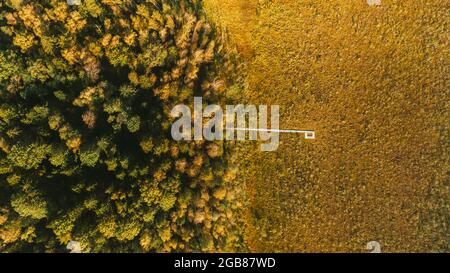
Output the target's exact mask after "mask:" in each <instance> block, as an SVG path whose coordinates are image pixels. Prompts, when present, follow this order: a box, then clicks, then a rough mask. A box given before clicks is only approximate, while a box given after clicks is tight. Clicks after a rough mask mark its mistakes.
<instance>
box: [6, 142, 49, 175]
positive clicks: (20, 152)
mask: <svg viewBox="0 0 450 273" xmlns="http://www.w3.org/2000/svg"><path fill="white" fill-rule="evenodd" d="M48 150H49V146H48V145H45V144H39V143H31V144H28V145H27V144H22V143H18V144H16V145H14V146H13V147H12V148H11V152H10V153H9V154H8V159H9V160H10V161H11V162H12V164H13V165H14V166H16V167H19V168H23V169H27V170H29V169H37V168H38V167H39V165H40V164H41V163H42V161H43V160H44V159H45V158H46V157H47V154H48V152H49V151H48Z"/></svg>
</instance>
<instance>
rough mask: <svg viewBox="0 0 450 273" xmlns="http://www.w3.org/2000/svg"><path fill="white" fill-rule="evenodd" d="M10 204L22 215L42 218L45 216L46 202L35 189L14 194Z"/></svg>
mask: <svg viewBox="0 0 450 273" xmlns="http://www.w3.org/2000/svg"><path fill="white" fill-rule="evenodd" d="M11 206H12V207H13V209H14V210H15V211H16V212H17V213H18V214H19V215H20V216H22V217H31V218H33V219H42V218H45V217H46V216H47V202H46V201H45V199H44V198H43V197H41V196H40V194H39V193H38V192H37V191H32V192H27V193H25V192H20V193H17V194H14V195H13V196H12V197H11Z"/></svg>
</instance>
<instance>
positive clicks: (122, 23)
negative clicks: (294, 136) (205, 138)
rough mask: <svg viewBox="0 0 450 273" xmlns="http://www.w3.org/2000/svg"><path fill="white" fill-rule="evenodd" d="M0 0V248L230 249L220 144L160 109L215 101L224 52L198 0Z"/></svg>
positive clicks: (225, 69)
mask: <svg viewBox="0 0 450 273" xmlns="http://www.w3.org/2000/svg"><path fill="white" fill-rule="evenodd" d="M81 3H82V4H81V5H80V6H69V5H68V4H67V3H66V1H61V0H44V1H27V0H2V1H1V2H0V29H1V32H0V251H8V252H11V251H39V252H41V251H49V252H53V251H63V250H64V249H65V246H66V244H67V243H68V242H69V241H71V240H74V241H78V242H80V243H81V247H82V251H85V252H87V251H90V252H99V251H102V252H108V251H133V252H141V251H164V252H167V251H233V250H239V249H241V248H242V242H241V237H240V235H239V233H238V228H237V227H238V226H240V224H239V223H238V222H237V221H238V220H237V219H239V217H235V213H236V212H237V211H238V206H239V204H240V202H238V198H239V192H238V190H237V189H236V188H235V187H234V185H233V181H234V180H233V178H234V176H233V175H234V174H233V169H232V168H228V166H227V154H228V153H229V149H228V148H227V147H226V146H225V144H224V143H220V142H218V143H212V142H175V141H172V139H171V137H170V126H171V121H172V120H171V118H170V117H169V113H170V110H171V109H172V107H173V106H175V105H176V104H179V103H186V104H188V105H189V104H190V103H191V102H192V98H193V96H194V95H201V96H202V97H203V99H204V101H205V103H208V102H209V101H211V102H221V101H225V100H226V99H227V98H226V94H227V89H228V88H229V86H230V85H231V84H232V78H231V77H230V75H232V72H233V69H234V68H233V67H234V65H233V59H232V57H230V56H228V55H229V54H228V53H227V52H228V51H227V50H226V49H225V47H224V45H223V44H224V43H223V41H222V40H221V37H222V35H221V34H220V33H218V32H217V31H216V30H215V28H214V27H213V26H212V25H211V24H210V23H208V20H207V19H206V17H205V15H204V13H203V9H202V3H201V1H195V0H192V1H191V0H184V1H171V0H146V1H132V0H101V1H95V0H83V1H81Z"/></svg>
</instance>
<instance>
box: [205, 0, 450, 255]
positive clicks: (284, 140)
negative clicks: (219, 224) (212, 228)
mask: <svg viewBox="0 0 450 273" xmlns="http://www.w3.org/2000/svg"><path fill="white" fill-rule="evenodd" d="M205 1H206V2H208V5H207V6H211V8H210V10H211V12H213V13H215V12H216V11H215V9H214V7H217V9H219V11H221V13H219V16H216V17H218V20H220V21H221V22H223V25H224V26H225V27H226V28H227V29H228V30H229V31H230V32H233V33H231V34H230V35H231V36H234V37H237V38H236V39H235V41H237V42H238V43H241V44H238V48H240V52H243V53H245V54H244V56H246V63H247V67H248V69H247V75H248V78H247V85H246V86H247V88H246V90H245V92H244V94H245V96H244V99H245V100H246V101H247V102H249V103H250V104H272V105H273V104H277V105H280V109H281V111H280V114H281V118H280V126H281V127H282V128H285V129H314V130H316V133H317V139H316V140H314V141H311V142H305V141H304V140H303V138H301V137H298V136H294V135H282V136H281V143H280V147H279V149H278V151H277V152H274V153H261V152H259V151H258V149H257V148H256V147H252V146H250V145H249V144H248V143H243V145H240V146H241V147H240V148H239V151H238V152H237V155H236V157H237V158H238V159H239V160H238V162H239V164H238V166H239V173H238V177H239V178H240V179H241V180H242V181H241V182H240V183H243V184H246V188H247V193H248V196H249V201H250V206H249V210H248V217H247V221H246V222H247V226H246V238H247V240H246V242H247V244H248V247H249V248H250V250H253V251H257V252H261V251H264V252H273V251H289V252H298V251H300V252H311V251H320V252H327V251H338V252H346V251H351V252H366V251H368V250H367V249H366V245H367V242H369V241H373V240H376V241H378V242H379V243H380V244H381V246H382V251H384V252H389V251H393V252H395V251H419V252H434V251H436V252H439V251H440V252H448V251H449V249H450V240H449V237H448V232H449V231H448V223H449V222H448V220H449V205H450V188H449V178H450V177H449V172H448V171H449V168H448V162H449V160H450V155H449V151H450V147H449V143H450V139H449V136H450V134H449V130H450V128H449V124H450V104H449V98H450V89H449V77H448V75H449V73H448V70H449V69H448V68H449V60H450V58H449V56H450V51H449V48H450V47H449V39H448V29H449V27H450V20H449V18H450V16H449V13H450V10H449V6H448V3H447V2H446V1H442V0H429V1H415V0H404V1H394V0H382V1H381V5H380V6H370V5H368V3H367V1H366V0H352V1H342V0H314V1H311V0H283V1H281V0H248V1H243V0H205ZM249 23H250V26H249ZM249 49H250V50H251V51H252V52H250V53H247V52H246V50H249Z"/></svg>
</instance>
